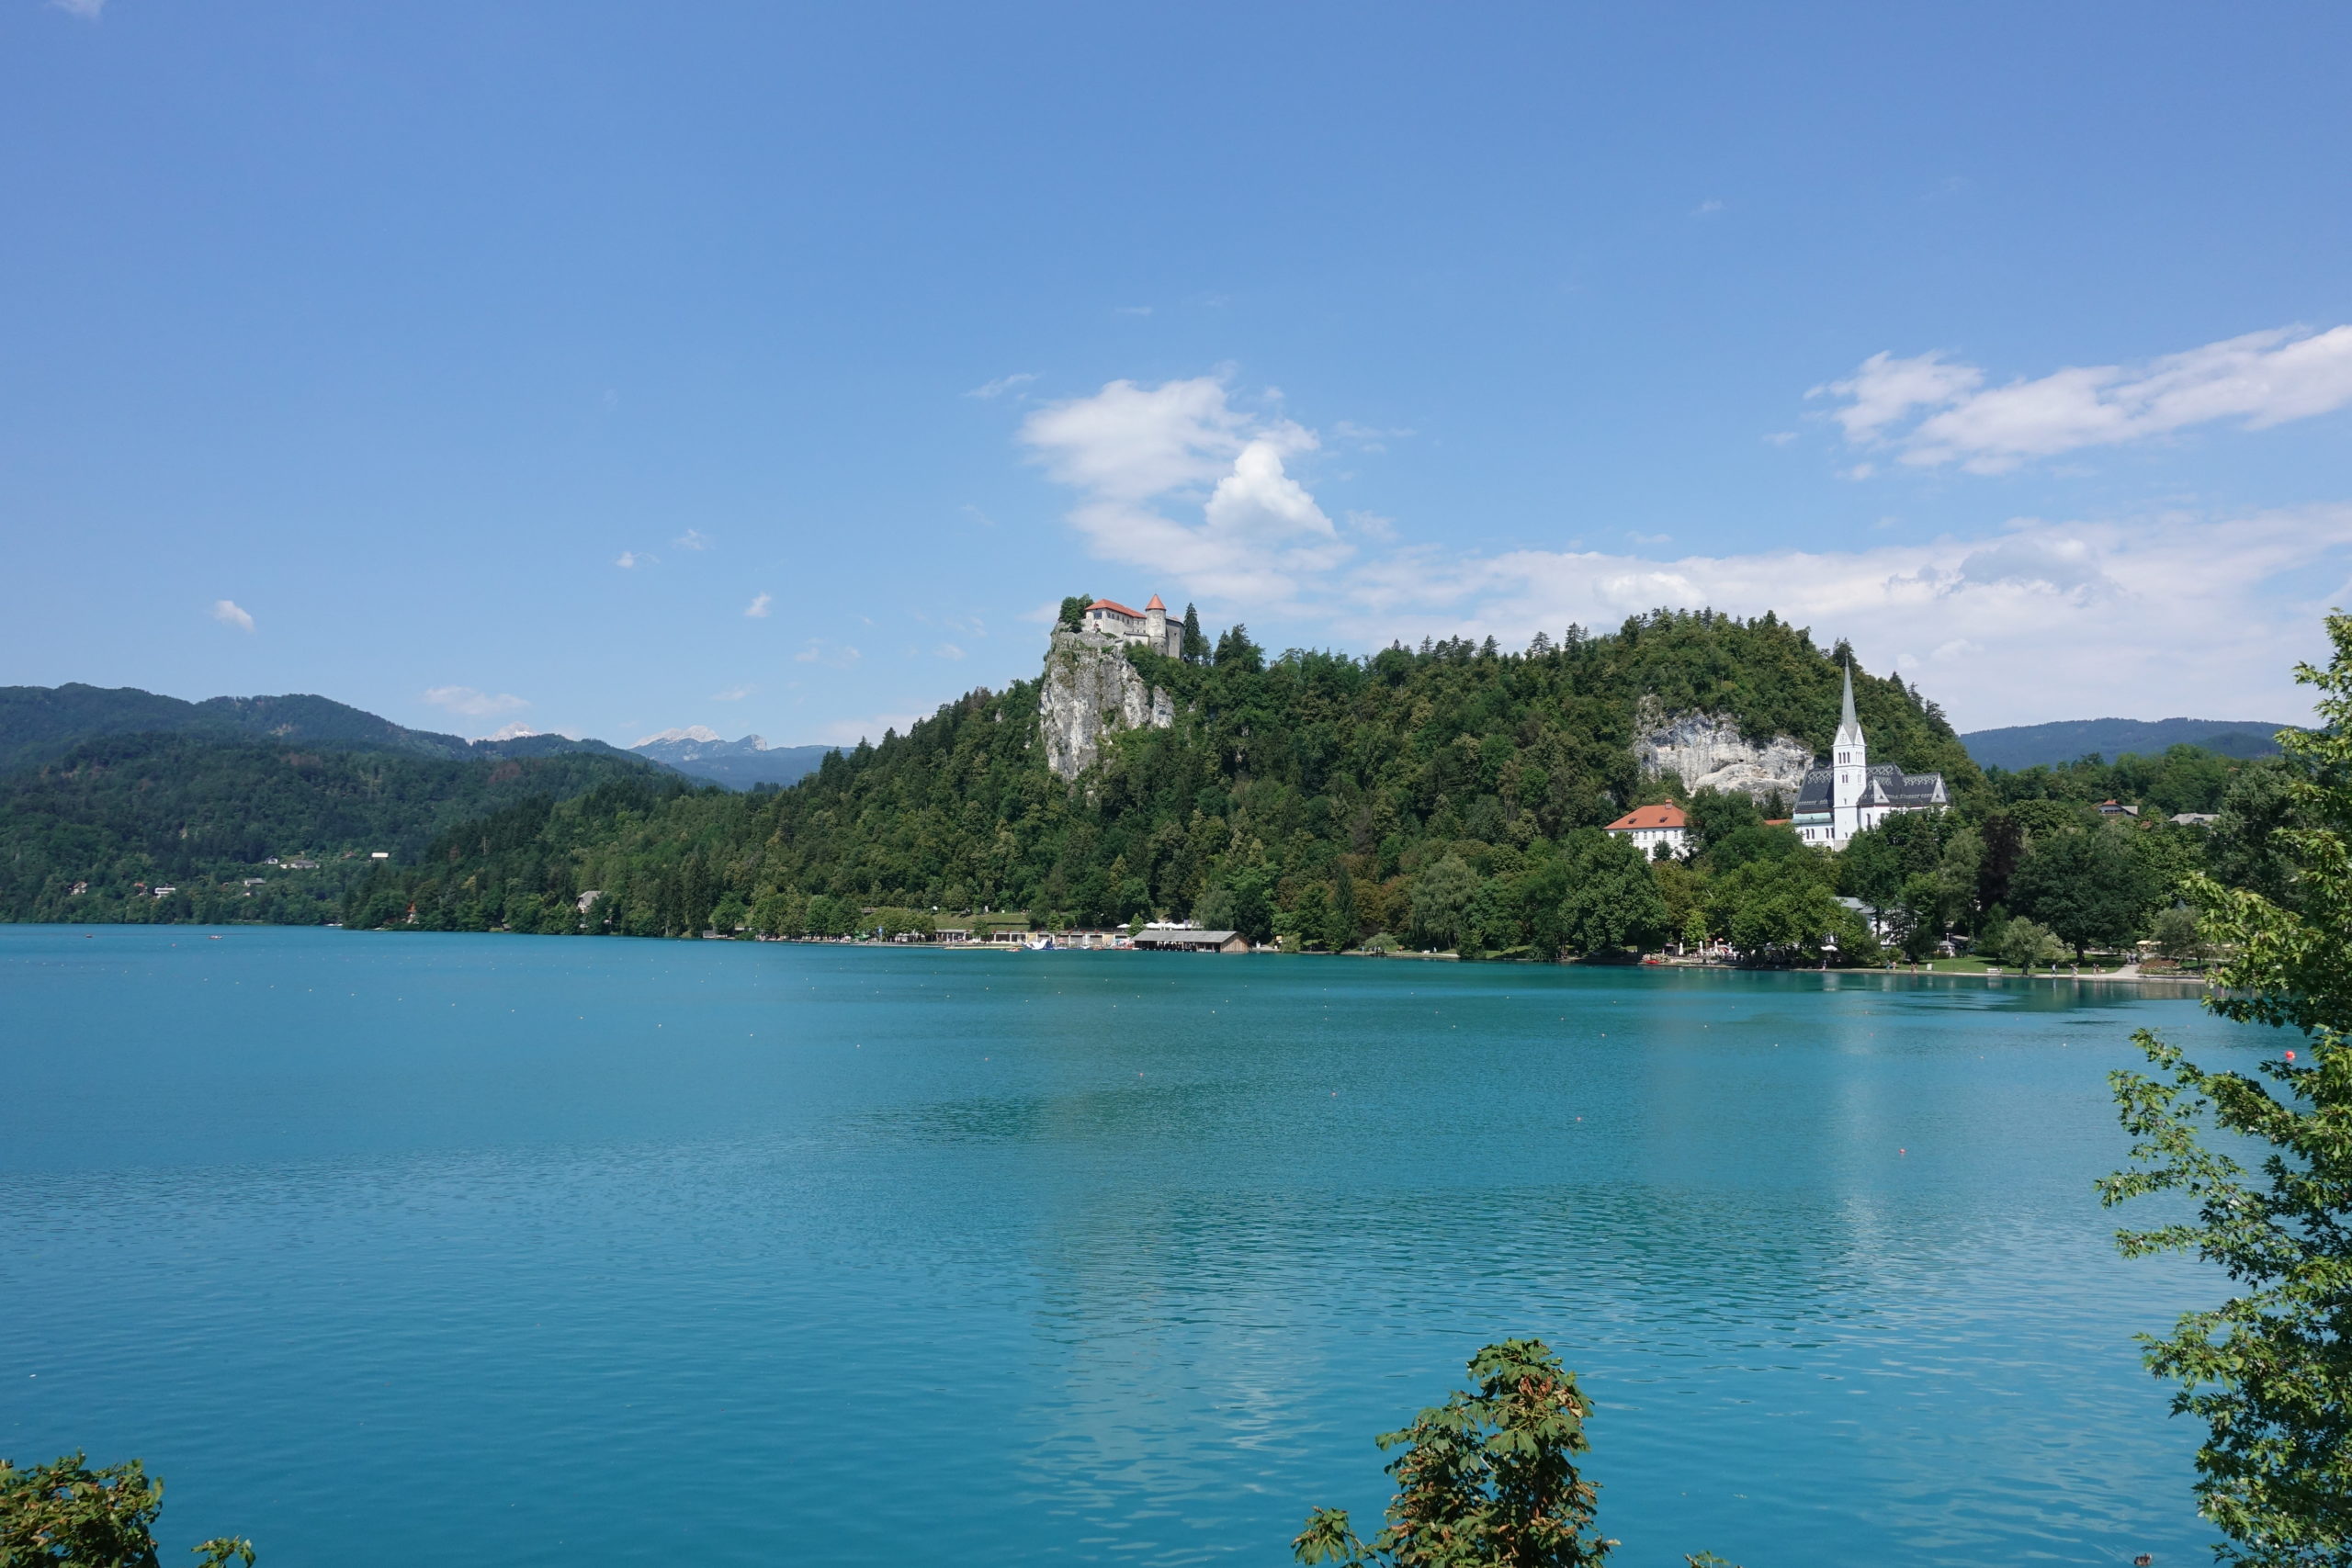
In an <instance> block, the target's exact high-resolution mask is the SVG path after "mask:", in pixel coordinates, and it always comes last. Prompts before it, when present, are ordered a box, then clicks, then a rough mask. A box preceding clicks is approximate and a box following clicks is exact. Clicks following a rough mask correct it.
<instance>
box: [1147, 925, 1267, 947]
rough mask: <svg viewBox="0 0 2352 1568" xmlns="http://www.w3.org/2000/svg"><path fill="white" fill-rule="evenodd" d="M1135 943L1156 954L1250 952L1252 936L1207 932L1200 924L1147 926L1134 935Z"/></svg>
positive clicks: (1238, 933) (1228, 932) (1227, 932)
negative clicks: (1191, 925) (1198, 925)
mask: <svg viewBox="0 0 2352 1568" xmlns="http://www.w3.org/2000/svg"><path fill="white" fill-rule="evenodd" d="M1134 945H1135V946H1136V947H1139V948H1143V949H1145V950H1147V951H1149V952H1155V953H1247V952H1249V951H1250V939H1249V938H1248V937H1245V936H1243V935H1242V934H1241V933H1240V932H1239V931H1202V930H1200V929H1199V928H1198V927H1193V928H1191V929H1189V930H1188V929H1185V928H1183V927H1177V926H1157V927H1148V928H1146V929H1145V930H1143V931H1137V932H1136V935H1135V940H1134Z"/></svg>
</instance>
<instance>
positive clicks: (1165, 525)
mask: <svg viewBox="0 0 2352 1568" xmlns="http://www.w3.org/2000/svg"><path fill="white" fill-rule="evenodd" d="M1021 439H1022V441H1023V443H1025V444H1026V445H1027V446H1029V448H1030V450H1031V451H1032V452H1033V453H1034V454H1035V457H1036V460H1037V461H1038V462H1040V463H1042V464H1043V465H1044V466H1045V468H1046V472H1047V474H1049V475H1050V476H1051V477H1052V478H1054V479H1057V480H1058V481H1059V482H1061V483H1063V484H1066V485H1069V486H1070V487H1071V488H1072V489H1074V490H1076V491H1079V493H1080V497H1081V499H1080V503H1079V505H1078V506H1077V507H1076V508H1075V509H1074V510H1073V511H1071V513H1069V521H1070V522H1071V523H1072V524H1073V525H1076V527H1077V528H1078V530H1079V532H1080V534H1082V535H1083V536H1085V537H1086V539H1087V542H1088V544H1089V546H1090V547H1091V550H1092V552H1093V553H1094V554H1095V555H1096V556H1098V557H1100V558H1103V559H1105V560H1113V561H1119V562H1123V563H1125V564H1127V565H1130V566H1136V567H1142V568H1147V569H1148V570H1153V571H1156V572H1166V573H1170V574H1171V575H1173V576H1175V577H1176V578H1177V579H1178V580H1179V581H1180V582H1181V583H1182V586H1183V589H1184V591H1185V592H1190V593H1194V594H1198V595H1201V596H1203V597H1216V598H1221V599H1226V600H1230V601H1236V602H1240V603H1276V604H1279V603H1286V602H1288V601H1290V600H1292V599H1293V598H1295V596H1296V594H1297V593H1298V592H1299V591H1300V590H1301V588H1302V586H1303V584H1304V581H1305V580H1306V578H1308V577H1311V576H1314V575H1316V574H1319V573H1322V572H1326V571H1329V570H1331V569H1332V568H1333V567H1336V566H1338V565H1339V564H1340V562H1341V561H1342V560H1344V559H1346V558H1347V557H1348V556H1349V555H1350V553H1351V547H1350V546H1349V545H1347V544H1345V543H1344V542H1342V541H1341V540H1340V536H1339V531H1338V530H1337V529H1336V528H1334V527H1333V526H1332V525H1331V520H1330V519H1329V517H1327V516H1325V515H1324V513H1323V511H1322V509H1321V508H1320V507H1318V506H1317V504H1316V502H1315V498H1314V497H1313V496H1312V495H1310V494H1309V493H1308V492H1307V491H1306V487H1305V486H1303V485H1301V484H1300V483H1299V482H1298V481H1297V480H1296V479H1294V478H1292V477H1291V475H1290V473H1289V471H1288V468H1287V462H1288V460H1289V459H1290V458H1292V457H1296V456H1298V455H1300V454H1302V453H1306V452H1312V451H1314V450H1315V449H1316V446H1317V441H1316V438H1315V434H1314V432H1312V431H1310V430H1307V429H1306V428H1305V427H1304V426H1302V425H1299V424H1296V423H1293V422H1291V421H1289V420H1286V419H1283V418H1280V417H1272V416H1261V415H1256V414H1252V413H1250V412H1246V411H1244V410H1240V409H1237V408H1235V407H1234V406H1233V405H1232V403H1231V401H1230V400H1229V399H1228V397H1227V390H1226V386H1225V383H1224V382H1223V381H1221V380H1218V379H1216V378H1213V377H1205V376H1204V377H1199V378H1193V379H1192V380H1185V381H1168V382H1164V383H1162V384H1161V385H1159V386H1157V387H1143V386H1139V385H1137V384H1136V383H1135V382H1133V381H1114V382H1112V383H1110V384H1109V385H1108V386H1106V387H1104V388H1103V389H1102V390H1101V391H1100V392H1097V393H1095V394H1094V395H1093V396H1091V397H1087V398H1074V399H1071V400H1069V401H1067V402H1060V403H1053V404H1049V405H1048V406H1046V407H1045V408H1043V409H1040V410H1038V411H1037V412H1035V413H1034V414H1031V415H1030V416H1029V418H1028V420H1027V421H1026V422H1024V423H1023V425H1022V427H1021ZM1195 506H1197V507H1198V509H1199V512H1198V517H1199V520H1198V521H1197V522H1193V521H1189V520H1186V521H1180V520H1179V519H1178V518H1176V517H1171V516H1170V515H1169V513H1170V511H1173V510H1179V509H1181V510H1184V511H1190V510H1191V509H1192V508H1193V507H1195Z"/></svg>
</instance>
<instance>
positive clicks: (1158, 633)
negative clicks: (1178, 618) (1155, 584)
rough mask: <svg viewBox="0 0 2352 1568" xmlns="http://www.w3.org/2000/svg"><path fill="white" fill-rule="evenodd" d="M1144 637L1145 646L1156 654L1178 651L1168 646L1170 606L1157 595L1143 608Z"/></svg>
mask: <svg viewBox="0 0 2352 1568" xmlns="http://www.w3.org/2000/svg"><path fill="white" fill-rule="evenodd" d="M1143 636H1144V646H1146V647H1147V648H1148V649H1151V650H1152V652H1154V653H1174V652H1177V651H1178V650H1177V649H1172V648H1170V647H1169V646H1168V606H1167V605H1165V604H1161V603H1160V602H1159V594H1157V593H1155V594H1153V595H1152V596H1151V603H1150V604H1146V605H1145V606H1144V607H1143Z"/></svg>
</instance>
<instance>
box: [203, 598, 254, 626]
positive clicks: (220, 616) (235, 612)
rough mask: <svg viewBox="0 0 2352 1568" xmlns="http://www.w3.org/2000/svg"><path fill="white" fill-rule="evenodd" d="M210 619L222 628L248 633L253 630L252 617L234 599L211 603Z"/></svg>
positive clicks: (216, 600)
mask: <svg viewBox="0 0 2352 1568" xmlns="http://www.w3.org/2000/svg"><path fill="white" fill-rule="evenodd" d="M212 618H213V619H214V620H216V621H218V622H220V624H221V625H222V626H234V627H236V628H237V629H238V630H239V631H241V632H249V631H251V630H253V629H254V618H253V616H252V615H251V614H250V613H249V612H247V611H246V610H245V608H244V607H243V605H241V604H238V603H237V602H236V601H235V600H234V599H215V600H214V601H212Z"/></svg>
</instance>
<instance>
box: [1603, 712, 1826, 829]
mask: <svg viewBox="0 0 2352 1568" xmlns="http://www.w3.org/2000/svg"><path fill="white" fill-rule="evenodd" d="M1634 760H1635V761H1638V762H1640V763H1641V766H1642V772H1643V773H1645V774H1646V775H1648V776H1650V777H1653V778H1655V777H1657V775H1659V774H1661V773H1673V774H1675V775H1676V776H1677V777H1679V778H1680V779H1681V781H1682V787H1683V788H1684V789H1686V790H1688V791H1690V792H1691V793H1692V794H1694V795H1695V794H1697V793H1698V792H1699V791H1700V790H1702V789H1712V790H1719V791H1721V792H1723V793H1724V794H1726V795H1728V794H1730V793H1731V792H1733V791H1735V790H1737V791H1739V792H1741V793H1743V794H1745V795H1748V796H1749V797H1750V798H1751V799H1753V800H1755V801H1756V802H1757V804H1758V805H1759V806H1760V805H1762V804H1763V803H1764V801H1765V799H1766V797H1768V796H1770V795H1780V796H1781V804H1782V805H1783V806H1786V805H1789V804H1791V803H1792V802H1794V801H1795V799H1796V797H1797V788H1798V786H1799V785H1801V784H1804V775H1805V772H1806V770H1808V769H1810V768H1811V767H1812V766H1813V748H1812V747H1810V746H1807V745H1806V744H1805V743H1804V741H1802V740H1798V739H1792V738H1791V737H1789V736H1786V735H1775V736H1773V737H1772V738H1771V739H1769V740H1750V739H1747V737H1746V736H1744V735H1742V734H1741V733H1740V731H1739V725H1738V722H1737V721H1736V720H1735V719H1734V718H1732V716H1730V715H1728V714H1720V713H1684V714H1668V713H1667V712H1665V711H1664V710H1663V709H1661V708H1660V707H1659V706H1658V704H1657V699H1656V698H1654V697H1644V698H1643V699H1642V705H1641V706H1640V708H1638V709H1637V710H1636V711H1635V713H1634Z"/></svg>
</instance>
